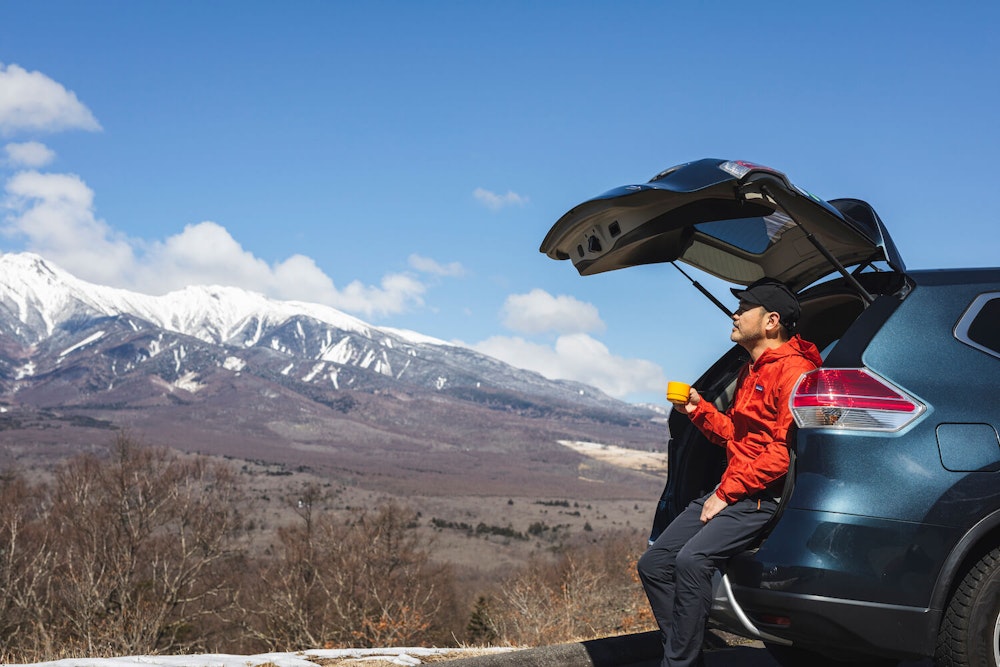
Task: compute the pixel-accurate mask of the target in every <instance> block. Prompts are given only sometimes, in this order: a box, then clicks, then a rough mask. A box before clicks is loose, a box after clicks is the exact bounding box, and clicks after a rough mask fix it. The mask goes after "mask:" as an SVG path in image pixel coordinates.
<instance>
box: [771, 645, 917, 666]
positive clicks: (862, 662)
mask: <svg viewBox="0 0 1000 667" xmlns="http://www.w3.org/2000/svg"><path fill="white" fill-rule="evenodd" d="M764 647H765V648H766V649H767V652H768V653H770V654H771V657H772V658H773V659H774V661H775V662H776V663H778V664H779V665H781V667H893V666H894V665H898V664H899V660H893V659H891V658H877V657H864V656H846V655H845V656H837V657H833V656H828V655H823V654H822V653H816V652H815V651H810V650H807V649H804V648H799V647H798V646H783V645H781V644H770V643H768V642H764Z"/></svg>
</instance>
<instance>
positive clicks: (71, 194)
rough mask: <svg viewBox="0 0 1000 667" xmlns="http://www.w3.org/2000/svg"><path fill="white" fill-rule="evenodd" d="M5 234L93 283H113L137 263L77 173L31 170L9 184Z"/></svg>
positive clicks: (128, 247) (22, 173) (126, 244)
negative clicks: (97, 209)
mask: <svg viewBox="0 0 1000 667" xmlns="http://www.w3.org/2000/svg"><path fill="white" fill-rule="evenodd" d="M5 190H6V193H7V196H6V197H5V198H4V201H3V208H5V209H6V210H7V215H6V216H5V217H4V226H3V231H4V233H5V234H7V235H11V236H22V237H24V238H26V239H27V242H28V249H29V250H32V251H34V252H38V253H39V254H41V255H43V256H45V257H47V258H49V259H52V260H53V261H54V262H56V263H57V264H59V265H60V266H61V267H62V268H64V269H66V270H67V271H69V272H71V273H74V274H76V275H78V276H80V277H82V278H86V279H87V280H92V281H94V282H99V283H103V284H113V283H115V282H118V281H120V280H121V276H122V274H123V272H125V271H127V270H128V269H130V268H131V267H132V265H133V264H134V262H135V257H134V255H133V251H132V247H131V246H130V245H129V243H128V242H127V241H126V240H125V239H124V238H123V237H122V236H121V235H120V234H117V233H115V232H114V230H112V229H111V228H110V227H109V226H108V225H107V223H105V222H104V221H103V220H100V219H98V218H97V217H96V216H95V214H94V193H93V191H92V190H91V189H90V188H89V187H87V185H86V183H84V182H83V181H82V180H81V179H80V177H79V176H76V175H75V174H40V173H38V172H37V171H25V172H21V173H18V174H15V175H14V176H13V177H12V178H11V179H10V180H9V181H7V184H6V188H5Z"/></svg>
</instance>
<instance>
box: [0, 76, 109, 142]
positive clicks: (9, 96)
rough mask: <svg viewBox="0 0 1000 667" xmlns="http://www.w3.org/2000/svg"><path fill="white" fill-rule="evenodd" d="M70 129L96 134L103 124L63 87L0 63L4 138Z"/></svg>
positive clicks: (0, 116) (0, 117) (0, 127)
mask: <svg viewBox="0 0 1000 667" xmlns="http://www.w3.org/2000/svg"><path fill="white" fill-rule="evenodd" d="M69 129H79V130H90V131H96V130H100V129H101V125H100V123H98V122H97V119H96V118H95V117H94V114H92V113H91V112H90V109H88V108H87V107H86V106H84V105H83V104H82V103H81V102H80V100H78V99H77V97H76V95H75V94H74V93H73V92H72V91H69V90H66V89H65V88H64V87H63V86H62V84H60V83H57V82H56V81H53V80H52V79H50V78H49V77H47V76H45V75H44V74H42V73H41V72H28V71H27V70H25V69H23V68H21V67H18V66H17V65H8V66H7V67H4V65H3V63H0V135H11V134H13V133H15V132H18V131H24V130H28V131H35V132H58V131H60V130H69Z"/></svg>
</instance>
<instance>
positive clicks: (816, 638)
mask: <svg viewBox="0 0 1000 667" xmlns="http://www.w3.org/2000/svg"><path fill="white" fill-rule="evenodd" d="M732 588H733V594H734V596H735V599H737V600H739V601H740V608H742V610H743V612H744V613H745V614H746V616H747V617H748V618H749V620H750V621H751V622H752V623H753V624H754V626H755V627H756V628H757V629H758V630H759V631H760V632H761V633H762V634H764V635H770V636H772V637H774V638H776V639H778V640H780V641H783V642H787V643H791V644H794V645H796V646H800V647H802V648H807V649H811V650H816V651H820V652H822V653H826V654H830V655H836V654H838V653H843V652H844V649H845V647H850V648H851V652H857V653H862V654H866V655H881V656H886V657H892V658H900V659H903V658H923V657H928V656H932V655H934V647H935V643H936V640H937V629H938V626H939V625H940V622H941V611H939V610H932V609H926V608H919V607H904V606H900V605H890V604H879V603H875V602H862V601H857V600H842V599H837V598H827V597H821V596H816V595H797V594H794V593H782V592H775V591H764V590H760V589H748V588H743V587H740V586H733V587H732ZM777 619H781V623H780V624H779V623H775V622H774V621H775V620H777ZM762 639H764V637H762ZM765 641H766V639H765Z"/></svg>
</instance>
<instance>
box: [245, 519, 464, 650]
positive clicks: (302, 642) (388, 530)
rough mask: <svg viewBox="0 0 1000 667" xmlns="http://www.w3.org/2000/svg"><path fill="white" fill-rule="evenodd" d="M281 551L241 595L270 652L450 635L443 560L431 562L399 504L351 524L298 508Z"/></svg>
mask: <svg viewBox="0 0 1000 667" xmlns="http://www.w3.org/2000/svg"><path fill="white" fill-rule="evenodd" d="M300 516H302V518H303V521H302V523H301V524H299V525H295V526H292V527H287V528H285V529H283V530H282V531H281V533H280V538H281V548H282V553H281V554H280V556H279V557H278V558H276V559H275V560H274V562H272V563H269V564H266V565H265V566H264V567H263V568H262V569H261V570H260V571H259V572H258V573H256V575H255V577H254V585H252V586H250V587H248V588H247V589H246V590H245V595H244V596H242V597H241V601H242V604H243V609H244V612H245V613H244V626H245V628H246V629H247V631H248V632H249V633H250V634H251V635H252V636H253V637H254V638H256V639H257V640H258V641H260V642H261V643H262V644H263V645H264V646H266V647H267V648H269V649H272V650H279V649H286V650H287V649H293V648H301V647H304V646H393V645H401V644H411V645H413V644H416V645H421V644H427V643H433V642H434V640H435V638H436V637H441V636H446V635H447V628H444V627H442V625H441V619H442V618H446V617H447V614H446V613H444V612H445V611H447V608H448V607H449V606H451V605H452V604H453V603H452V597H451V590H450V589H451V583H450V582H451V577H450V574H449V572H448V570H447V568H445V567H443V566H440V565H434V564H432V563H431V562H430V560H429V557H428V551H427V549H426V547H425V545H424V544H422V542H421V540H420V538H419V537H418V536H417V534H416V532H415V531H414V530H413V528H414V523H413V522H414V515H413V513H412V512H410V511H409V510H407V509H404V508H402V507H400V506H399V505H397V504H395V503H389V504H387V505H384V506H382V507H381V508H379V509H378V510H377V511H375V512H374V513H369V512H358V513H355V514H354V515H353V517H352V518H351V519H350V520H349V521H347V522H345V521H343V519H341V520H339V521H338V520H337V519H336V518H335V517H334V516H332V515H328V514H326V515H321V516H314V515H313V514H311V513H306V512H304V513H300Z"/></svg>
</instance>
